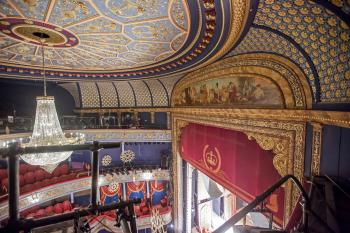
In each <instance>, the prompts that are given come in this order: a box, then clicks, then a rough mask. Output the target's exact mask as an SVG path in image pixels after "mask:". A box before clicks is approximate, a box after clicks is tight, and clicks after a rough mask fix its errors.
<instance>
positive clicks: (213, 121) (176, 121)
mask: <svg viewBox="0 0 350 233" xmlns="http://www.w3.org/2000/svg"><path fill="white" fill-rule="evenodd" d="M185 111H186V113H185V114H183V113H182V114H176V113H173V139H174V140H173V154H174V156H175V158H174V160H173V161H174V165H173V166H174V170H176V166H177V164H176V161H177V156H179V148H178V147H179V144H178V143H179V137H180V136H181V129H182V128H183V127H185V126H186V125H187V124H188V123H197V124H203V125H209V126H214V127H221V128H225V129H231V130H236V131H240V132H244V133H245V134H247V135H249V137H250V138H251V139H252V138H254V139H255V140H256V141H257V142H258V144H259V145H261V146H263V148H265V149H268V148H270V149H272V150H273V151H274V152H277V154H276V158H275V159H274V165H275V166H276V169H277V170H278V172H279V173H280V174H281V175H285V174H293V175H295V176H296V177H297V178H298V179H299V180H302V178H303V172H304V145H305V125H306V124H305V123H302V122H293V121H279V120H271V119H268V118H266V117H265V118H261V119H259V120H256V119H249V117H246V118H244V119H242V118H232V117H231V116H230V115H229V112H225V111H226V109H220V110H219V111H216V112H207V113H205V112H202V114H198V113H196V112H192V111H191V110H190V109H186V110H185ZM219 112H220V114H218V113H219ZM282 150H283V152H282ZM174 182H175V184H174V186H176V184H177V182H179V181H178V180H177V175H175V176H174ZM174 192H175V193H174V196H176V195H177V193H176V192H177V191H176V190H174ZM298 197H299V192H298V190H297V189H296V188H295V187H293V186H292V184H291V183H289V184H288V185H287V186H286V187H285V213H284V221H285V223H286V222H287V221H288V219H289V217H290V214H291V211H292V209H293V207H294V206H295V205H296V204H297V200H298ZM179 204H180V203H178V202H177V200H175V207H176V206H177V205H179ZM174 210H175V217H176V216H177V214H181V213H177V212H176V208H175V209H174Z"/></svg>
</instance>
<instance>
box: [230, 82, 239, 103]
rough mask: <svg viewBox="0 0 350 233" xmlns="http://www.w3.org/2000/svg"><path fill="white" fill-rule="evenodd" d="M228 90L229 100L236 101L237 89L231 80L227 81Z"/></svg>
mask: <svg viewBox="0 0 350 233" xmlns="http://www.w3.org/2000/svg"><path fill="white" fill-rule="evenodd" d="M228 92H229V102H230V103H234V102H235V101H236V95H237V89H236V85H235V84H234V83H233V82H230V83H229V85H228Z"/></svg>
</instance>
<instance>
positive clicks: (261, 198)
mask: <svg viewBox="0 0 350 233" xmlns="http://www.w3.org/2000/svg"><path fill="white" fill-rule="evenodd" d="M289 179H291V180H292V181H293V182H294V184H295V185H296V186H297V187H298V189H299V190H300V192H301V196H302V202H303V205H302V206H303V217H302V223H301V227H300V229H299V230H300V231H301V232H306V233H307V232H308V214H312V215H313V216H314V217H315V218H316V219H317V220H318V221H319V222H320V223H321V224H322V225H323V226H325V227H326V228H327V229H328V230H329V232H334V231H333V230H332V229H331V228H330V227H329V226H328V225H327V224H326V223H325V222H324V221H323V220H322V219H321V218H320V217H319V216H318V215H317V214H316V213H315V212H313V211H312V210H311V209H310V199H309V196H308V195H307V193H306V191H305V189H304V188H303V186H302V185H301V183H300V182H299V180H298V179H297V178H296V177H295V176H293V175H286V176H284V177H283V178H282V179H280V180H279V181H277V182H276V183H275V184H274V185H272V186H271V187H270V188H269V189H267V190H266V191H265V192H264V193H262V194H261V195H259V196H257V197H256V198H255V199H254V200H253V201H252V202H251V203H249V204H248V205H247V206H245V207H244V208H243V209H241V210H240V211H239V212H238V213H237V214H235V215H233V216H232V217H231V218H230V219H228V220H227V221H226V222H225V223H224V224H222V225H221V226H220V227H218V228H217V229H216V230H215V231H213V233H224V232H226V231H227V230H229V229H230V228H232V227H233V226H234V225H235V224H236V223H237V222H238V221H239V220H241V219H242V218H244V217H245V216H246V215H247V214H248V213H249V212H251V211H252V210H253V209H254V208H255V207H257V206H258V205H259V204H260V203H261V202H263V201H264V200H265V199H266V198H267V197H268V196H270V195H271V194H272V193H273V192H274V191H276V190H277V189H278V188H279V187H281V186H282V185H283V184H284V183H285V182H287V181H288V180H289Z"/></svg>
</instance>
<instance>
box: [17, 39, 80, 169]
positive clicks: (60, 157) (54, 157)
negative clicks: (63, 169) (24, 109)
mask: <svg viewBox="0 0 350 233" xmlns="http://www.w3.org/2000/svg"><path fill="white" fill-rule="evenodd" d="M42 57H43V70H44V96H38V97H37V98H36V101H37V106H36V113H35V122H34V130H33V134H32V136H31V137H30V140H29V142H28V143H22V144H21V145H22V146H23V147H37V146H57V145H69V144H80V143H84V142H85V136H84V135H83V134H81V133H76V134H73V133H71V134H69V137H66V136H65V135H64V133H63V131H62V128H61V125H60V122H59V121H58V117H57V112H56V107H55V99H54V97H53V96H47V95H46V78H45V63H44V47H43V46H42ZM71 154H72V151H63V152H45V153H32V154H22V155H21V158H22V159H23V160H24V161H25V162H26V163H29V164H31V165H38V166H41V167H42V168H43V169H45V170H46V171H47V172H50V173H51V172H52V171H53V170H54V169H55V168H56V167H57V166H58V164H59V163H60V162H62V161H64V160H66V159H68V158H69V156H70V155H71Z"/></svg>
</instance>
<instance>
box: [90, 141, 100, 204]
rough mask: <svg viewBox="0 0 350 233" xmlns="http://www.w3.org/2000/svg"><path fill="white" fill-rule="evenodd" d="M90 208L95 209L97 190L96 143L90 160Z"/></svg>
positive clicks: (97, 165)
mask: <svg viewBox="0 0 350 233" xmlns="http://www.w3.org/2000/svg"><path fill="white" fill-rule="evenodd" d="M91 162H92V164H91V167H92V170H91V207H92V208H93V209H97V205H98V203H97V191H98V190H97V189H98V173H99V171H98V169H99V164H98V142H96V141H95V142H94V149H93V151H92V159H91Z"/></svg>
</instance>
